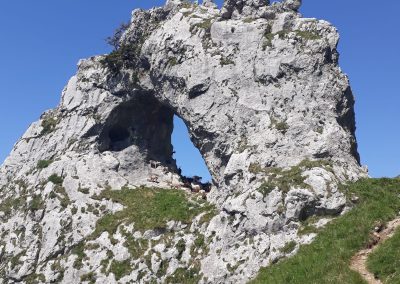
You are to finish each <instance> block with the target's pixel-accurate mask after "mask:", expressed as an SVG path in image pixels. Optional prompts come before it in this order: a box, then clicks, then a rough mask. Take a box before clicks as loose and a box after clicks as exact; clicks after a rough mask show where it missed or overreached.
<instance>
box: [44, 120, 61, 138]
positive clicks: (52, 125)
mask: <svg viewBox="0 0 400 284" xmlns="http://www.w3.org/2000/svg"><path fill="white" fill-rule="evenodd" d="M58 122H59V121H58V120H57V119H55V118H54V117H51V116H48V117H46V118H44V119H43V120H42V124H41V126H42V131H41V132H40V136H43V135H46V134H49V133H51V132H53V131H54V130H55V129H56V127H57V124H58Z"/></svg>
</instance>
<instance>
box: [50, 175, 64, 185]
mask: <svg viewBox="0 0 400 284" xmlns="http://www.w3.org/2000/svg"><path fill="white" fill-rule="evenodd" d="M47 180H48V181H49V182H52V183H54V184H55V185H61V184H62V183H63V182H64V178H63V177H60V176H58V175H56V174H52V175H51V176H49V178H48V179H47Z"/></svg>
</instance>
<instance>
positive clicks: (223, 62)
mask: <svg viewBox="0 0 400 284" xmlns="http://www.w3.org/2000/svg"><path fill="white" fill-rule="evenodd" d="M219 63H220V65H221V66H226V65H235V61H233V60H232V59H229V58H228V57H224V56H222V57H221V59H220V60H219Z"/></svg>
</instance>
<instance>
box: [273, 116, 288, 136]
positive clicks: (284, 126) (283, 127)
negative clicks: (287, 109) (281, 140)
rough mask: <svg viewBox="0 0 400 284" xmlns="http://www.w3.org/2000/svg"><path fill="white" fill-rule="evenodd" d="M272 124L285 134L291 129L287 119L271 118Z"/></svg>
mask: <svg viewBox="0 0 400 284" xmlns="http://www.w3.org/2000/svg"><path fill="white" fill-rule="evenodd" d="M271 126H272V127H275V129H277V130H278V131H279V132H282V133H283V134H285V133H286V132H287V131H288V129H289V125H288V124H287V123H286V121H277V120H276V119H274V118H271Z"/></svg>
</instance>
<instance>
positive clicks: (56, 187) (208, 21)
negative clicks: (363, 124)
mask: <svg viewBox="0 0 400 284" xmlns="http://www.w3.org/2000/svg"><path fill="white" fill-rule="evenodd" d="M300 5H301V1H298V0H287V1H283V2H281V3H276V2H275V3H273V4H269V3H268V1H259V0H226V1H225V4H224V6H223V8H222V9H221V10H219V9H218V8H217V6H216V5H215V4H214V3H213V2H212V1H204V3H202V4H200V5H196V4H188V3H187V2H185V1H180V0H168V1H167V3H166V5H165V6H164V7H161V8H154V9H152V10H149V11H144V10H135V11H134V12H133V14H132V20H131V23H130V25H129V27H128V28H127V30H126V31H125V32H124V33H123V35H122V37H121V38H120V42H119V44H118V46H119V48H118V49H117V50H115V51H113V52H112V53H111V54H109V55H103V56H95V57H92V58H89V59H85V60H81V61H80V62H79V64H78V72H77V74H76V75H75V76H73V77H72V78H71V79H70V81H69V82H68V84H67V86H66V87H65V89H64V90H63V93H62V98H61V102H60V104H59V105H58V107H57V108H55V109H54V110H50V111H47V112H45V113H44V114H43V115H42V116H41V118H40V120H39V121H37V122H35V123H33V124H32V125H31V126H30V127H29V129H28V130H27V132H26V133H25V134H24V135H23V137H22V138H21V139H20V140H19V141H18V142H17V143H16V144H15V146H14V149H13V151H12V153H11V154H10V156H9V157H8V158H7V159H6V161H5V162H4V164H3V165H2V166H1V168H0V220H1V222H0V283H14V282H25V283H32V281H37V282H38V283H49V282H61V283H79V282H86V283H89V282H90V283H94V282H96V283H132V282H133V283H149V282H151V281H153V282H157V283H197V282H198V283H246V282H247V281H248V280H250V279H252V278H253V277H254V276H255V275H256V274H257V272H258V270H259V269H260V267H263V266H267V265H271V264H272V263H275V262H276V261H278V260H279V259H281V258H283V257H286V256H290V255H292V254H294V253H296V251H297V249H298V247H299V245H300V244H304V243H309V242H311V241H312V239H313V238H314V237H315V234H310V235H302V234H299V233H298V232H299V229H301V226H302V222H303V221H306V220H307V219H308V218H309V217H311V216H320V217H321V218H322V219H323V218H326V217H329V216H336V215H338V214H340V213H341V212H342V211H343V210H344V208H345V207H346V198H345V195H344V193H343V192H341V191H340V184H342V183H345V182H348V181H352V180H357V179H359V178H361V177H365V176H366V175H367V173H366V172H365V170H364V169H363V168H362V167H361V166H360V159H359V155H358V152H357V142H356V138H355V118H354V98H353V94H352V91H351V88H350V85H349V80H348V78H347V77H346V75H345V74H343V73H342V72H341V70H340V68H339V66H338V59H339V55H338V52H337V44H338V40H339V35H338V33H337V30H336V29H335V28H334V27H333V26H332V25H331V24H329V23H328V22H326V21H323V20H316V19H307V18H303V17H302V16H301V15H300V14H299V13H298V9H299V7H300ZM174 115H178V116H179V117H180V118H182V119H183V121H184V122H185V123H186V125H187V126H188V129H189V132H190V137H191V140H192V142H193V143H194V145H195V146H196V147H197V148H198V149H199V151H200V153H201V154H202V156H203V158H204V160H205V162H206V164H207V166H208V168H209V170H210V173H211V174H212V177H213V185H212V189H211V192H210V193H209V194H208V195H207V201H204V200H203V199H202V196H201V195H199V194H192V193H188V191H187V190H186V191H185V189H184V188H183V184H182V179H181V177H180V176H179V173H178V169H177V166H176V162H175V160H174V159H173V147H172V145H171V134H172V130H173V116H174ZM154 164H156V166H154ZM154 177H155V178H154ZM155 180H156V181H157V182H155ZM157 188H158V189H157ZM170 188H175V189H170ZM174 206H176V207H174ZM157 208H160V209H159V210H158V209H157ZM153 209H154V210H153ZM156 209H157V210H158V211H157V210H156ZM175 209H176V210H175ZM178 213H179V214H178ZM143 220H147V221H146V222H144V223H143ZM142 223H143V224H142ZM151 225H154V226H153V227H152V226H151Z"/></svg>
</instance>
